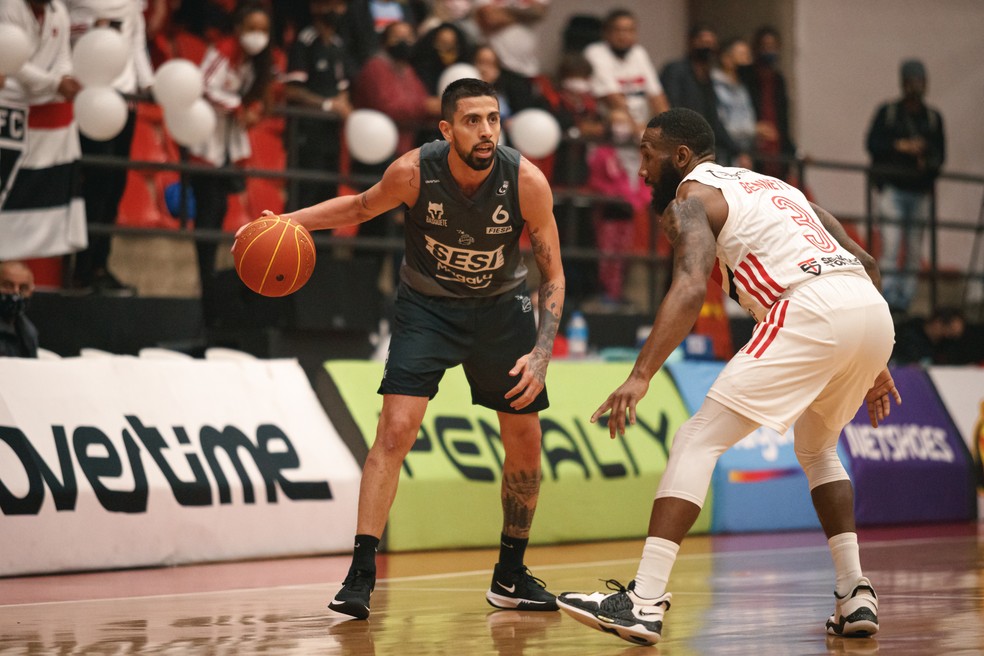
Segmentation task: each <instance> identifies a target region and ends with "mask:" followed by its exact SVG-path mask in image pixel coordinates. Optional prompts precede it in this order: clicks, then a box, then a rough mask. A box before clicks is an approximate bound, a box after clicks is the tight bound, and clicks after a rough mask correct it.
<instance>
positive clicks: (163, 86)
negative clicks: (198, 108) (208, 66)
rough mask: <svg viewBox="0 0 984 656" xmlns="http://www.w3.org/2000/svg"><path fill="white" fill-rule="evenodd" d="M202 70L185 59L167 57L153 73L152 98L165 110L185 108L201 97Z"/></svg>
mask: <svg viewBox="0 0 984 656" xmlns="http://www.w3.org/2000/svg"><path fill="white" fill-rule="evenodd" d="M203 85H204V83H203V82H202V72H201V71H200V70H199V69H198V67H197V66H195V65H194V64H193V63H191V62H190V61H188V60H187V59H169V60H168V61H166V62H164V63H163V64H161V67H160V68H158V69H157V72H156V73H155V74H154V86H153V88H152V91H153V93H154V100H156V101H157V104H158V105H160V106H161V107H163V108H164V109H165V110H169V109H186V108H188V107H191V105H192V104H193V103H194V102H195V101H196V100H198V99H199V98H201V97H202V92H203V91H204V86H203Z"/></svg>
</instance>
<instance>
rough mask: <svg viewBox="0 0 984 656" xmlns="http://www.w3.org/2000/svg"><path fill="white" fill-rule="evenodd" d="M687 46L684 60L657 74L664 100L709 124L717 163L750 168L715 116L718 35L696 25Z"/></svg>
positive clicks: (701, 25)
mask: <svg viewBox="0 0 984 656" xmlns="http://www.w3.org/2000/svg"><path fill="white" fill-rule="evenodd" d="M688 43H689V52H688V54H687V56H686V57H685V58H683V59H679V60H677V61H674V62H670V63H669V64H667V65H666V66H665V67H664V68H663V71H662V72H661V73H660V76H659V77H660V80H661V81H662V82H663V88H664V89H665V90H666V97H667V98H668V99H669V101H670V105H672V106H673V107H686V108H687V109H692V110H694V111H695V112H697V113H698V114H700V115H701V116H703V117H704V120H706V121H707V122H708V123H710V125H711V129H712V130H714V140H715V142H716V144H717V159H718V160H720V161H721V162H724V163H726V164H732V163H734V164H737V165H738V166H742V167H745V168H748V167H750V166H751V164H752V160H751V159H750V158H749V154H748V153H747V152H743V151H742V149H741V148H740V147H739V146H738V144H736V143H735V141H734V140H733V139H732V138H731V135H729V134H728V131H727V130H725V129H724V125H722V124H721V119H720V117H719V116H718V100H717V94H715V92H714V83H713V82H712V80H711V70H712V69H713V67H714V61H715V58H716V57H717V53H718V37H717V32H715V31H714V29H713V28H712V27H711V26H710V25H705V24H698V25H695V26H694V27H693V28H691V30H690V38H689V41H688Z"/></svg>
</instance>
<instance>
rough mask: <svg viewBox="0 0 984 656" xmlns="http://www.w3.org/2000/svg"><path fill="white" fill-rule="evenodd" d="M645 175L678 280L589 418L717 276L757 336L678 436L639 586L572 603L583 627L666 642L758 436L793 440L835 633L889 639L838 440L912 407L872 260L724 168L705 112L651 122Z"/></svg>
mask: <svg viewBox="0 0 984 656" xmlns="http://www.w3.org/2000/svg"><path fill="white" fill-rule="evenodd" d="M641 151H642V166H641V168H640V170H639V174H640V175H641V176H642V177H643V178H644V179H645V180H646V183H647V184H649V185H650V186H651V187H652V189H653V205H654V206H655V209H656V211H657V213H659V214H661V215H662V225H663V229H664V230H665V231H666V234H667V236H668V237H669V239H670V241H671V242H672V244H673V281H672V284H671V285H670V289H669V291H668V292H667V295H666V297H665V298H664V300H663V302H662V304H661V305H660V307H659V309H658V311H657V313H656V318H655V320H654V322H653V329H652V333H651V334H650V336H649V339H648V340H646V344H645V346H643V348H642V352H641V353H640V354H639V357H638V359H637V360H636V363H635V366H634V367H633V369H632V373H631V374H630V375H629V377H628V379H627V380H626V381H625V383H623V384H622V385H621V386H620V387H619V388H618V389H616V390H615V391H614V392H613V393H612V394H611V395H610V396H609V397H608V399H607V400H606V401H605V402H604V403H602V404H601V407H600V408H598V410H597V411H596V412H595V413H594V415H593V416H592V417H591V421H597V420H598V418H599V417H601V416H602V415H603V414H604V413H605V412H607V411H609V410H610V411H611V417H610V420H609V428H610V431H611V434H612V437H615V434H616V432H618V433H620V434H623V433H624V431H625V425H626V421H628V423H629V424H632V423H634V422H635V413H636V405H637V404H638V403H639V401H640V400H641V399H642V397H643V396H645V394H646V392H647V390H648V388H649V381H650V379H651V378H652V377H653V375H654V374H655V373H656V371H657V370H659V368H660V367H661V366H662V364H663V362H664V361H665V360H666V358H667V356H669V355H670V353H671V352H672V351H673V349H674V348H676V346H677V345H678V344H679V343H680V342H681V340H683V339H684V338H685V337H686V336H687V334H688V332H689V331H690V329H691V327H692V326H693V324H694V322H695V320H696V319H697V316H698V314H699V312H700V308H701V305H702V304H703V301H704V296H705V292H706V285H707V281H708V279H709V278H715V279H717V278H718V276H720V281H721V283H722V285H723V286H724V288H725V290H726V291H727V292H728V293H729V294H731V296H732V297H733V298H735V299H736V300H737V301H738V302H739V303H740V304H741V305H742V306H743V307H745V308H746V309H747V310H748V311H749V312H750V313H751V314H752V315H754V316H755V318H756V320H757V321H758V324H757V326H756V328H755V331H754V333H753V335H752V338H751V339H750V340H749V342H748V344H746V345H745V346H744V347H743V348H742V349H741V350H740V351H739V352H738V353H737V354H736V355H735V357H734V358H733V359H732V360H731V361H730V362H729V363H728V365H727V366H726V367H725V368H724V370H723V371H722V372H721V374H720V376H719V377H718V379H717V380H716V381H715V383H714V385H713V386H712V387H711V389H710V391H709V392H708V394H707V398H706V399H705V401H704V403H703V405H702V406H701V408H700V410H698V412H697V413H696V414H695V415H694V416H693V417H692V418H691V419H690V420H689V421H687V422H686V423H685V424H684V425H683V426H681V427H680V429H679V431H677V433H676V436H675V437H674V440H673V444H672V447H671V449H670V456H669V462H668V464H667V467H666V472H665V474H664V475H663V478H662V480H661V481H660V485H659V491H658V492H657V494H656V499H655V501H654V502H653V510H652V515H651V518H650V522H649V538H648V539H647V540H646V545H645V547H644V549H643V553H642V561H641V562H640V565H639V570H638V573H637V574H636V577H635V579H634V580H633V581H632V582H631V583H629V586H628V588H624V587H622V586H621V584H618V583H617V582H615V581H609V588H610V589H611V590H612V591H613V592H611V593H606V592H596V593H593V594H580V593H571V592H569V593H564V594H562V595H560V596H559V597H558V598H557V602H558V605H559V606H560V607H561V608H562V609H563V610H565V611H566V612H567V613H569V614H570V615H571V616H573V617H574V618H575V619H577V620H578V621H580V622H582V623H584V624H586V625H588V626H590V627H592V628H594V629H598V630H601V631H605V632H608V633H615V634H616V635H618V636H619V637H621V638H623V639H625V640H628V641H629V642H634V643H637V644H655V643H657V642H658V641H659V639H660V634H661V632H662V627H663V614H664V613H665V611H666V610H668V609H669V608H670V593H668V592H667V591H666V584H667V580H668V579H669V576H670V570H671V569H672V567H673V563H674V561H675V560H676V556H677V552H678V550H679V548H680V543H681V542H682V541H683V538H684V536H685V535H686V533H687V531H688V530H689V529H690V528H691V526H693V523H694V521H696V519H697V515H698V514H699V512H700V509H701V507H702V505H703V503H704V499H705V496H706V494H707V488H708V486H709V484H710V481H711V474H712V472H713V470H714V465H715V463H716V462H717V459H718V457H719V456H720V455H721V453H723V452H724V451H725V450H726V449H728V448H729V447H731V446H732V445H734V444H735V443H737V442H738V441H739V440H741V438H743V437H744V436H746V435H748V434H749V433H751V432H752V431H753V430H755V429H756V428H758V427H759V426H762V425H764V426H768V427H770V428H773V429H775V430H777V431H779V433H785V432H786V430H787V429H788V428H789V426H790V425H792V426H794V434H795V450H796V455H797V458H798V459H799V462H800V465H801V466H802V467H803V470H804V472H805V473H806V477H807V480H808V481H809V486H810V494H811V496H812V499H813V504H814V507H815V508H816V511H817V516H818V517H819V518H820V524H821V526H822V527H823V530H824V532H825V534H826V536H827V538H828V543H829V545H830V550H831V554H832V556H833V561H834V569H835V571H836V576H837V581H836V586H835V590H836V591H835V597H836V599H835V609H834V613H833V615H831V617H830V618H829V619H828V620H827V624H826V630H827V632H828V633H830V634H834V635H844V636H868V635H872V634H874V633H875V632H876V631H877V630H878V601H877V597H876V595H875V591H874V589H873V588H872V586H871V582H870V581H869V580H868V579H867V578H865V577H864V576H863V575H862V572H861V562H860V558H859V553H858V541H857V533H856V532H855V525H854V490H853V488H852V486H851V481H850V479H849V478H848V475H847V472H846V471H845V470H844V467H843V465H842V464H841V462H840V459H839V458H838V457H837V440H838V437H839V435H840V432H841V429H842V428H843V427H844V426H845V425H846V424H847V423H848V422H849V421H850V420H851V419H852V418H853V417H854V415H855V413H856V411H857V409H858V407H859V406H860V405H861V403H862V401H867V404H868V413H869V416H870V419H871V423H872V425H875V426H877V425H878V421H879V420H881V419H884V417H885V416H886V415H887V414H888V413H889V409H890V399H891V398H893V397H894V398H895V401H896V403H901V400H902V399H901V397H900V395H899V393H898V391H897V390H896V388H895V383H894V382H893V380H892V377H891V375H890V374H889V372H888V369H887V367H886V363H887V362H888V358H889V356H890V354H891V352H892V344H893V342H894V334H895V333H894V327H893V324H892V319H891V316H890V314H889V310H888V306H887V304H886V303H885V301H884V300H883V299H882V297H881V294H880V293H879V291H878V286H879V284H880V278H879V275H878V270H877V266H876V264H875V261H874V259H873V258H872V257H871V256H870V255H868V254H867V253H866V252H865V251H864V250H863V249H862V248H861V247H860V246H859V245H858V244H856V243H855V242H854V241H853V240H851V238H850V237H849V236H848V235H847V233H846V232H845V231H844V228H843V227H842V226H841V225H840V223H838V222H837V220H836V219H835V218H834V217H833V216H831V215H830V214H829V213H828V212H826V211H824V210H823V209H821V208H819V207H817V206H816V205H812V204H811V203H810V202H809V201H807V199H806V197H805V196H804V195H803V194H802V193H801V192H800V191H798V190H797V189H795V188H793V187H791V186H790V185H788V184H786V183H785V182H783V181H781V180H778V179H776V178H771V177H768V176H764V175H760V174H758V173H755V172H753V171H749V170H747V169H740V168H727V167H723V166H718V165H717V164H715V163H714V135H713V132H712V131H711V127H710V125H708V124H707V122H706V121H705V120H704V119H703V118H702V117H701V116H700V115H699V114H697V113H696V112H693V111H691V110H688V109H672V110H670V111H668V112H665V113H663V114H660V115H658V116H657V117H655V118H654V119H652V120H651V121H650V122H649V125H648V126H647V129H646V131H645V133H644V134H643V137H642V143H641Z"/></svg>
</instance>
